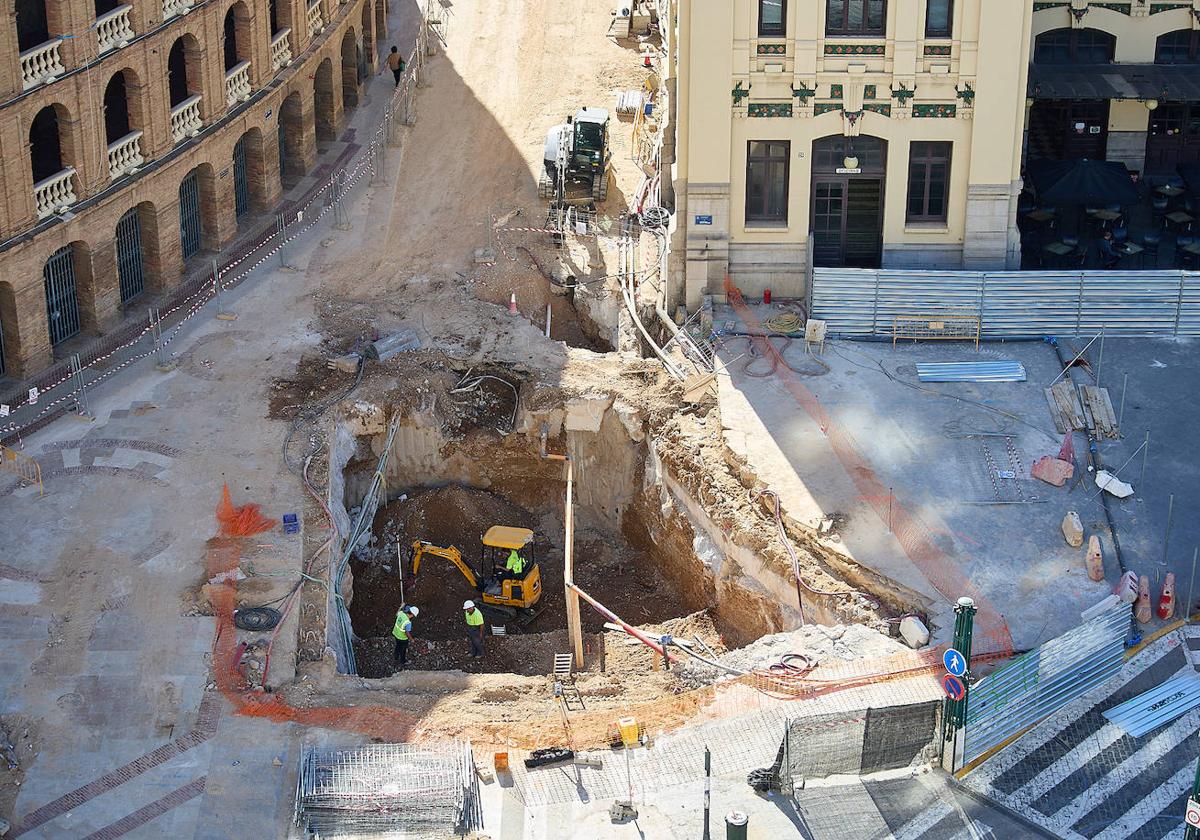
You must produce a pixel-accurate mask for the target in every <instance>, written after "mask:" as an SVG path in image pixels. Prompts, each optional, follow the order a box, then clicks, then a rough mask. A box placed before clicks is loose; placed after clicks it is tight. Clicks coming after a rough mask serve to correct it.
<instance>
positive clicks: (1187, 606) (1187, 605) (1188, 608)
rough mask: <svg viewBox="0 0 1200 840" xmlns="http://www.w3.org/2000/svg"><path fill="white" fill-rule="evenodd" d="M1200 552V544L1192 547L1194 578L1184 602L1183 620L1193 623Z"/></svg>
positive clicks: (1189, 583) (1189, 582) (1190, 582)
mask: <svg viewBox="0 0 1200 840" xmlns="http://www.w3.org/2000/svg"><path fill="white" fill-rule="evenodd" d="M1198 553H1200V546H1198V547H1196V548H1193V549H1192V579H1191V580H1190V581H1188V596H1187V600H1186V601H1184V602H1183V620H1184V621H1185V622H1187V623H1188V624H1191V623H1192V610H1193V609H1195V604H1194V603H1193V601H1192V592H1193V587H1195V585H1196V556H1197V554H1198Z"/></svg>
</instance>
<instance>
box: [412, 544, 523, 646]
mask: <svg viewBox="0 0 1200 840" xmlns="http://www.w3.org/2000/svg"><path fill="white" fill-rule="evenodd" d="M513 551H516V552H517V553H518V554H519V555H520V556H521V559H522V560H524V568H523V569H522V570H521V573H520V575H519V576H518V575H514V574H512V573H511V572H509V571H508V570H507V569H506V565H507V563H508V556H509V553H510V552H513ZM426 555H432V556H434V557H442V558H444V559H446V560H449V561H450V562H451V563H453V564H454V566H455V567H456V568H457V569H458V570H459V571H460V572H462V575H463V577H465V578H466V579H467V583H469V584H471V586H472V587H473V588H474V589H475V591H477V592H478V593H479V594H480V600H481V601H482V602H483V603H482V604H480V605H479V607H480V609H481V610H482V611H483V613H484V615H485V616H487V617H488V618H490V619H491V620H493V621H497V620H499V621H512V620H514V619H515V620H516V622H517V623H518V624H520V625H522V626H524V625H526V624H528V623H529V622H531V621H533V620H534V619H535V618H537V617H538V615H540V614H541V612H542V607H539V606H538V602H539V601H541V598H542V571H541V568H540V567H539V566H538V562H537V558H536V557H535V556H534V553H533V531H530V530H529V529H528V528H514V527H512V526H509V525H493V526H492V527H491V528H488V530H487V533H486V534H484V535H483V539H482V540H481V545H480V557H479V574H478V575H476V574H475V572H474V571H473V570H472V569H471V567H470V566H468V565H467V562H466V561H465V560H463V556H462V552H461V551H459V550H458V548H456V547H455V546H452V545H451V546H440V545H434V544H433V543H430V542H426V541H425V540H413V543H412V548H411V553H410V558H411V562H410V569H411V572H410V573H411V575H412V577H413V578H414V579H415V578H416V576H417V572H419V571H420V569H421V560H422V559H423V558H424V557H425V556H426Z"/></svg>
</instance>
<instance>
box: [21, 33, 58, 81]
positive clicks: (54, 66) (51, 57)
mask: <svg viewBox="0 0 1200 840" xmlns="http://www.w3.org/2000/svg"><path fill="white" fill-rule="evenodd" d="M62 42H63V39H62V38H51V39H50V40H49V41H47V42H46V43H44V44H38V45H37V46H36V47H31V48H30V49H27V50H25V52H23V53H21V87H22V89H23V90H29V89H30V88H35V87H37V86H38V85H40V84H43V83H46V84H48V83H50V82H53V81H54V80H55V79H56V78H58V77H59V76H61V75H62V74H63V73H65V72H67V71H66V69H65V68H64V67H63V64H62V58H61V57H60V56H59V54H58V48H59V47H60V46H61V45H62Z"/></svg>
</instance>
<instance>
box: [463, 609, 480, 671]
mask: <svg viewBox="0 0 1200 840" xmlns="http://www.w3.org/2000/svg"><path fill="white" fill-rule="evenodd" d="M463 616H464V617H465V618H466V620H467V641H468V642H470V644H471V656H473V657H475V656H483V613H481V612H480V611H479V608H478V607H476V606H475V602H474V601H463Z"/></svg>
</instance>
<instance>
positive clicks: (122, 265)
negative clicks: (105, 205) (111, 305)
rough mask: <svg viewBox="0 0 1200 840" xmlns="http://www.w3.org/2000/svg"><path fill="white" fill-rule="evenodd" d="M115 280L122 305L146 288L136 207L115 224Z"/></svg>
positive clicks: (140, 229) (140, 227)
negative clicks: (116, 279) (119, 289)
mask: <svg viewBox="0 0 1200 840" xmlns="http://www.w3.org/2000/svg"><path fill="white" fill-rule="evenodd" d="M117 278H118V284H119V285H120V287H121V303H122V304H125V303H129V301H131V300H133V299H134V298H135V297H137V296H138V295H140V294H141V293H142V291H143V290H145V288H146V278H145V274H144V273H143V271H142V226H141V223H140V220H139V219H138V211H137V208H136V207H135V208H133V209H132V210H130V211H129V212H128V213H126V214H125V215H124V216H122V217H121V220H120V221H119V222H117Z"/></svg>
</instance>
